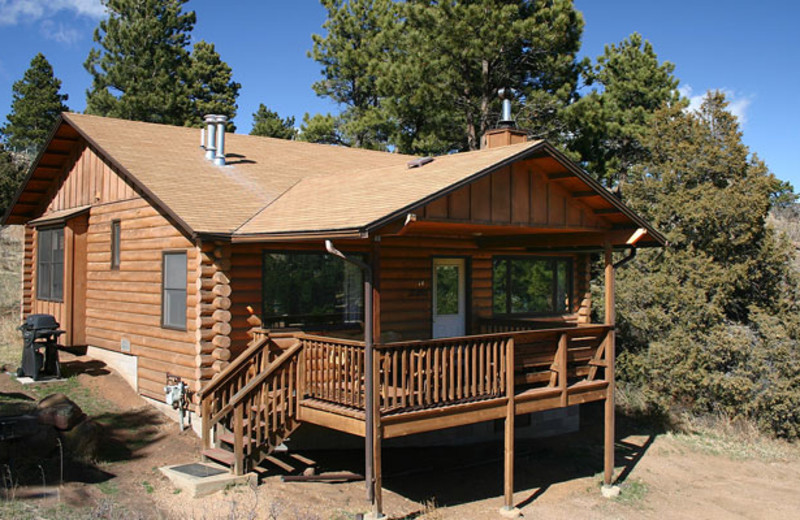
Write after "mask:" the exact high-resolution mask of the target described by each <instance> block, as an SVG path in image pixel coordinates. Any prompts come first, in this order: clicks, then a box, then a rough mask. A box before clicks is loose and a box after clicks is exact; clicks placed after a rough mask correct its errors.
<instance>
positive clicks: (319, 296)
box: [263, 253, 364, 327]
mask: <svg viewBox="0 0 800 520" xmlns="http://www.w3.org/2000/svg"><path fill="white" fill-rule="evenodd" d="M263 265H264V270H263V282H264V283H263V297H264V299H263V305H264V309H263V311H264V317H265V319H266V321H267V322H268V323H269V325H270V326H273V327H302V326H308V325H317V326H321V325H343V324H348V323H356V322H359V321H361V320H362V317H363V307H364V303H363V302H364V286H363V278H362V275H361V270H360V269H358V268H357V267H356V266H353V265H351V264H348V263H346V262H344V261H343V260H342V259H340V258H336V257H334V256H331V255H327V254H321V253H289V254H287V253H265V254H264V264H263Z"/></svg>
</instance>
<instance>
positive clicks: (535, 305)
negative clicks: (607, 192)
mask: <svg viewBox="0 0 800 520" xmlns="http://www.w3.org/2000/svg"><path fill="white" fill-rule="evenodd" d="M510 278H511V312H512V313H514V314H517V313H519V314H524V313H543V312H552V310H553V271H552V263H551V262H550V261H548V260H533V259H514V260H513V261H512V262H511V277H510Z"/></svg>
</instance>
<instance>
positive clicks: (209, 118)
mask: <svg viewBox="0 0 800 520" xmlns="http://www.w3.org/2000/svg"><path fill="white" fill-rule="evenodd" d="M216 120H217V115H216V114H206V115H204V116H203V121H205V122H206V123H215V122H216Z"/></svg>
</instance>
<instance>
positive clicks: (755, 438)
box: [667, 415, 800, 462]
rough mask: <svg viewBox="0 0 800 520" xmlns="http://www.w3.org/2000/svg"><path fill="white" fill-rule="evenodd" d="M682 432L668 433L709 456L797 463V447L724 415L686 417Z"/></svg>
mask: <svg viewBox="0 0 800 520" xmlns="http://www.w3.org/2000/svg"><path fill="white" fill-rule="evenodd" d="M683 424H684V425H685V427H684V431H683V432H679V433H669V434H667V435H668V436H670V437H672V438H674V439H675V440H676V441H678V442H679V443H681V444H683V445H685V446H687V447H689V448H691V449H696V450H699V451H701V452H703V453H708V454H711V455H721V456H724V457H728V458H730V459H733V460H761V461H764V462H791V461H795V460H800V448H799V447H798V446H796V445H794V444H791V443H789V442H787V441H785V440H782V439H775V438H772V437H769V436H767V435H765V434H764V433H762V432H761V431H759V429H758V427H757V426H756V425H755V424H754V423H753V422H752V421H748V420H743V419H737V420H732V419H730V418H729V417H726V416H724V415H709V416H703V417H693V416H688V415H687V416H686V417H684V419H683Z"/></svg>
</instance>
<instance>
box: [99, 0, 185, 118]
mask: <svg viewBox="0 0 800 520" xmlns="http://www.w3.org/2000/svg"><path fill="white" fill-rule="evenodd" d="M102 1H103V5H104V6H105V8H106V11H107V13H108V18H106V19H105V20H102V21H100V24H99V25H98V27H97V29H95V32H94V41H95V43H97V44H98V45H99V47H100V48H99V49H98V48H93V49H92V50H91V51H90V52H89V57H88V58H87V59H86V62H85V63H84V67H85V68H86V70H87V71H88V72H89V74H91V76H92V87H91V89H89V90H88V91H87V93H86V112H87V113H90V114H98V115H105V116H112V117H119V118H123V119H131V120H137V121H149V122H156V123H167V124H173V125H183V124H184V123H185V122H186V121H187V120H189V118H191V117H192V115H193V111H192V107H191V106H190V90H189V87H188V86H187V83H186V75H187V70H186V68H187V65H188V64H189V53H188V52H187V50H186V48H187V46H188V44H189V40H190V33H191V31H192V29H193V27H194V23H195V13H194V11H190V12H187V13H184V12H183V11H182V7H183V4H185V3H186V2H187V1H188V0H102Z"/></svg>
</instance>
